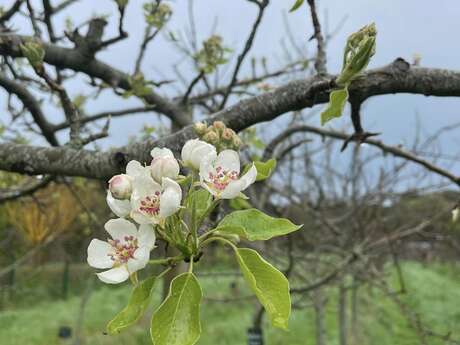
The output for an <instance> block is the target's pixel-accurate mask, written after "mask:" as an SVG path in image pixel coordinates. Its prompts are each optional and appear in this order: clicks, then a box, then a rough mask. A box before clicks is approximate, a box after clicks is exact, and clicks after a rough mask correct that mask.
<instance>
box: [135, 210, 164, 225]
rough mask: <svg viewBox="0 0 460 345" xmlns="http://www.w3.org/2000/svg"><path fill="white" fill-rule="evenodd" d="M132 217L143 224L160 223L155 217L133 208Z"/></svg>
mask: <svg viewBox="0 0 460 345" xmlns="http://www.w3.org/2000/svg"><path fill="white" fill-rule="evenodd" d="M131 218H132V219H133V220H134V221H135V222H136V223H137V224H141V225H143V224H144V225H145V224H158V223H159V221H158V220H157V219H156V218H154V217H149V216H147V215H145V214H143V213H142V212H140V211H137V210H132V211H131Z"/></svg>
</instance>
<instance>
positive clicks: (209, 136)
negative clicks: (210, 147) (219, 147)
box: [203, 131, 219, 145]
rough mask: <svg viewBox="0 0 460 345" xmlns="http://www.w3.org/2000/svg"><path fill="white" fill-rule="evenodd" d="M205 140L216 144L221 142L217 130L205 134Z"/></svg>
mask: <svg viewBox="0 0 460 345" xmlns="http://www.w3.org/2000/svg"><path fill="white" fill-rule="evenodd" d="M203 140H204V141H206V142H208V143H211V144H214V145H215V144H217V143H218V142H219V134H217V133H216V132H215V131H210V132H208V133H206V134H205V135H204V136H203Z"/></svg>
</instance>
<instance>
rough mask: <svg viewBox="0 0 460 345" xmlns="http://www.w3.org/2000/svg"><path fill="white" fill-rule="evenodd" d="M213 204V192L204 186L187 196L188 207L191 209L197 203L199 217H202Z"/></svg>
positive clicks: (196, 210) (196, 208) (197, 215)
mask: <svg viewBox="0 0 460 345" xmlns="http://www.w3.org/2000/svg"><path fill="white" fill-rule="evenodd" d="M211 204H212V195H211V193H209V192H208V191H207V190H205V189H202V188H200V189H197V190H195V191H193V192H192V193H190V195H189V197H188V198H187V208H189V209H191V207H192V206H193V205H195V212H196V217H197V219H199V218H201V217H202V216H203V215H204V214H205V212H206V210H207V209H208V208H209V206H211Z"/></svg>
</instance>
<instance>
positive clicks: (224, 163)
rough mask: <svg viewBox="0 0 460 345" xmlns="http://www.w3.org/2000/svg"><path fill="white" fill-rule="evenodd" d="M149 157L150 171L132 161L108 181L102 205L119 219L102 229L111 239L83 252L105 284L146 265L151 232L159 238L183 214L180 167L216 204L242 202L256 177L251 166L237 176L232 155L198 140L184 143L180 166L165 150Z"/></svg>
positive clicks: (93, 243)
mask: <svg viewBox="0 0 460 345" xmlns="http://www.w3.org/2000/svg"><path fill="white" fill-rule="evenodd" d="M151 156H152V161H151V163H150V165H148V166H143V165H142V164H141V163H140V162H138V161H135V160H132V161H130V162H129V163H128V164H127V166H126V173H125V174H120V175H116V176H113V177H112V178H111V179H110V180H109V188H108V191H107V198H106V200H107V204H108V206H109V207H110V209H111V210H112V212H113V213H114V214H115V215H116V216H117V217H118V218H117V219H111V220H109V221H108V222H107V223H106V224H105V229H106V231H107V232H108V233H109V235H110V236H111V237H112V239H109V240H108V241H107V242H104V241H101V240H98V239H93V240H92V241H91V243H90V245H89V247H88V263H89V265H90V266H92V267H94V268H97V269H108V270H106V271H103V272H100V273H98V274H97V275H98V277H99V279H100V280H102V281H103V282H105V283H109V284H117V283H120V282H123V281H125V280H127V279H128V278H129V277H130V276H131V275H132V274H133V273H134V272H136V271H138V270H140V269H142V268H144V267H145V266H146V265H147V264H148V261H149V258H150V251H151V250H152V249H153V248H154V247H155V238H156V235H155V230H158V231H161V232H164V231H165V228H164V226H165V223H166V221H167V219H168V217H171V216H173V215H175V214H176V213H177V212H178V211H179V210H180V209H181V208H184V206H183V200H182V199H183V193H182V188H181V186H180V185H179V183H178V181H179V180H181V179H182V180H184V179H186V177H185V176H182V175H180V166H181V165H182V166H183V167H184V168H187V169H188V171H190V175H191V176H196V177H197V179H198V177H199V182H198V183H197V185H198V186H199V187H201V188H204V189H205V190H207V191H208V192H209V193H210V194H211V195H212V196H213V197H214V198H215V199H233V198H236V197H244V194H242V191H244V190H245V189H246V188H247V187H248V186H250V185H251V184H252V183H254V182H255V180H256V177H257V170H256V167H255V165H254V164H252V166H251V167H250V168H249V169H248V170H247V172H246V173H244V174H241V170H240V169H241V164H240V158H239V154H238V152H237V151H234V150H231V149H225V150H222V151H220V152H219V153H218V151H217V149H216V147H215V146H214V145H211V144H209V143H207V142H205V141H202V140H199V139H192V140H189V141H187V142H186V143H185V145H184V146H183V148H182V151H181V160H180V161H178V160H177V159H176V158H175V157H174V154H173V153H172V151H171V150H170V149H168V148H158V147H155V148H154V149H153V150H152V151H151ZM135 224H137V226H136V225H135Z"/></svg>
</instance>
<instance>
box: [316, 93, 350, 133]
mask: <svg viewBox="0 0 460 345" xmlns="http://www.w3.org/2000/svg"><path fill="white" fill-rule="evenodd" d="M347 100H348V89H347V88H346V87H345V88H343V89H339V90H334V91H332V92H331V94H330V96H329V104H328V105H327V108H326V109H325V110H324V111H323V112H322V113H321V125H324V124H325V123H326V122H328V121H330V120H332V119H333V118H336V117H340V116H341V115H342V113H343V109H344V108H345V104H346V103H347Z"/></svg>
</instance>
